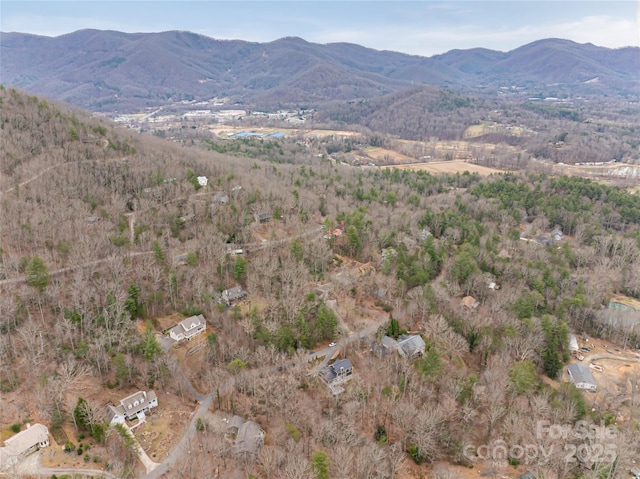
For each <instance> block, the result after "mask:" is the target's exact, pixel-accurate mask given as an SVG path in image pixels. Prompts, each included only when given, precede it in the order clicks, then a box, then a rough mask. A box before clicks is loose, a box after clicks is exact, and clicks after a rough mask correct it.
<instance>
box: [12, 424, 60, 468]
mask: <svg viewBox="0 0 640 479" xmlns="http://www.w3.org/2000/svg"><path fill="white" fill-rule="evenodd" d="M48 445H49V429H47V427H46V426H44V425H42V424H34V425H33V426H31V425H29V424H27V429H25V430H24V431H20V432H19V433H18V434H16V435H15V436H12V437H10V438H9V439H6V440H5V441H4V447H0V470H1V469H2V468H8V467H10V466H13V465H15V464H16V463H17V462H18V460H19V459H20V458H22V457H24V456H26V455H28V454H31V453H32V452H34V451H37V450H38V449H41V448H43V447H47V446H48Z"/></svg>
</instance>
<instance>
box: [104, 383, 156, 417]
mask: <svg viewBox="0 0 640 479" xmlns="http://www.w3.org/2000/svg"><path fill="white" fill-rule="evenodd" d="M157 406H158V396H156V393H155V392H154V391H149V392H146V391H138V392H137V393H134V394H132V395H131V396H127V397H126V398H124V399H121V400H120V405H119V406H112V405H109V406H107V410H106V414H105V418H106V420H107V422H108V423H109V424H110V425H114V424H122V423H123V422H124V421H125V420H129V421H131V420H133V419H135V418H138V419H144V417H145V413H148V412H149V411H151V409H153V408H154V407H157Z"/></svg>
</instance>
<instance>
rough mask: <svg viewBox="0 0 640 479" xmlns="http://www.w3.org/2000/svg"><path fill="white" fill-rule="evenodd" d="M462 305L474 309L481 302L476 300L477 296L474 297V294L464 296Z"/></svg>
mask: <svg viewBox="0 0 640 479" xmlns="http://www.w3.org/2000/svg"><path fill="white" fill-rule="evenodd" d="M462 306H464V307H465V308H467V309H470V310H474V309H476V308H477V307H478V306H480V303H479V302H478V301H476V298H474V297H473V296H465V297H464V298H462Z"/></svg>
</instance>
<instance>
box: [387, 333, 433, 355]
mask: <svg viewBox="0 0 640 479" xmlns="http://www.w3.org/2000/svg"><path fill="white" fill-rule="evenodd" d="M425 348H426V343H425V342H424V339H422V336H420V335H419V334H401V335H400V337H399V338H398V340H397V341H396V340H395V339H393V338H392V337H390V336H385V337H383V338H382V350H383V351H384V352H391V351H397V352H398V354H399V355H400V356H403V357H406V358H409V359H415V358H419V357H422V356H423V355H424V351H425Z"/></svg>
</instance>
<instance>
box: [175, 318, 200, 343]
mask: <svg viewBox="0 0 640 479" xmlns="http://www.w3.org/2000/svg"><path fill="white" fill-rule="evenodd" d="M206 330H207V321H206V320H205V319H204V316H202V315H201V314H199V315H197V316H191V317H189V318H187V319H185V320H183V321H180V322H179V323H178V324H176V325H175V326H174V327H172V328H171V329H170V330H169V336H170V337H171V339H173V340H175V341H182V340H187V341H190V340H191V339H193V338H194V337H195V336H197V335H198V334H201V333H204V332H205V331H206Z"/></svg>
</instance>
